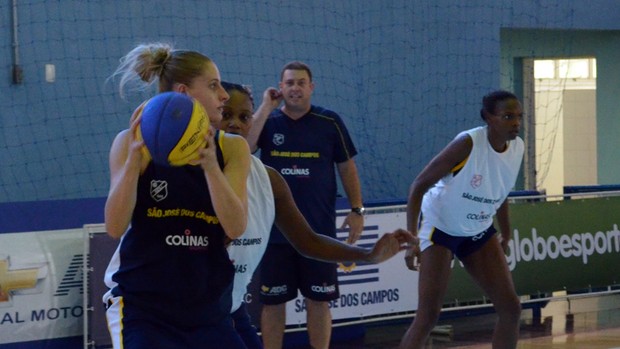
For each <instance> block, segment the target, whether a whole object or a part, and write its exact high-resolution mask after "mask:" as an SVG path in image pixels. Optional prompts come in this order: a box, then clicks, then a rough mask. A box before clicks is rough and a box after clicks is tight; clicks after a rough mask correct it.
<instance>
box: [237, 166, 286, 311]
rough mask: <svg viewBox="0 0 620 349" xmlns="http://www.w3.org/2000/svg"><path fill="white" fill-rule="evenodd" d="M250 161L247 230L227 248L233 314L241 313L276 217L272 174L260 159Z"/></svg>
mask: <svg viewBox="0 0 620 349" xmlns="http://www.w3.org/2000/svg"><path fill="white" fill-rule="evenodd" d="M251 159H252V162H251V166H250V174H249V175H248V184H247V191H248V226H247V229H246V231H245V232H244V233H243V235H241V237H239V238H238V239H235V240H234V241H233V242H232V243H231V244H230V246H229V247H228V255H229V256H230V260H231V261H232V262H233V264H234V265H235V281H234V286H233V295H232V308H231V312H234V311H236V310H237V309H239V307H240V306H241V303H242V302H243V301H244V298H245V294H246V293H247V286H248V285H249V284H250V281H251V280H252V275H253V274H254V271H255V270H256V267H257V266H258V264H259V263H260V261H261V259H262V258H263V254H264V253H265V249H266V248H267V242H269V233H270V232H271V226H272V225H273V222H274V220H275V215H276V213H275V202H274V198H273V191H272V189H271V181H270V180H269V174H268V173H267V170H266V169H265V166H264V165H263V163H262V162H261V161H260V160H259V159H258V158H257V157H255V156H251Z"/></svg>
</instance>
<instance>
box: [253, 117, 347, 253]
mask: <svg viewBox="0 0 620 349" xmlns="http://www.w3.org/2000/svg"><path fill="white" fill-rule="evenodd" d="M258 147H259V148H261V160H262V161H263V163H265V164H266V165H268V166H271V167H273V168H275V169H276V170H277V171H278V172H280V174H281V175H282V176H283V177H284V179H285V180H286V182H287V183H288V185H289V187H290V188H291V192H292V194H293V198H294V199H295V203H296V204H297V206H298V207H299V210H300V211H301V213H302V214H303V215H304V217H305V218H306V220H307V221H308V223H310V226H311V227H312V228H313V229H314V230H315V231H316V232H317V233H319V234H324V235H328V236H331V237H335V236H336V191H337V184H336V172H335V171H336V169H335V164H336V163H340V162H344V161H347V160H349V159H350V158H352V157H353V156H355V155H356V154H357V151H356V149H355V146H354V145H353V142H352V140H351V137H350V136H349V132H348V131H347V129H346V127H345V125H344V123H343V122H342V119H341V118H340V116H338V114H336V113H335V112H333V111H330V110H327V109H324V108H321V107H317V106H312V107H311V109H310V111H309V112H308V113H307V114H306V115H304V116H303V117H301V118H300V119H298V120H293V119H291V118H289V117H288V116H286V115H285V114H284V113H283V112H282V111H281V110H280V109H277V110H275V111H273V112H272V113H271V115H270V116H269V118H268V119H267V122H266V123H265V127H264V128H263V131H262V132H261V135H260V138H259V140H258ZM269 241H270V243H287V240H286V238H285V237H284V236H283V235H282V233H280V231H279V230H278V229H277V228H276V227H275V226H274V227H273V229H272V232H271V238H270V240H269Z"/></svg>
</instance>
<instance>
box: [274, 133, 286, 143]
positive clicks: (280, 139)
mask: <svg viewBox="0 0 620 349" xmlns="http://www.w3.org/2000/svg"><path fill="white" fill-rule="evenodd" d="M273 144H275V145H282V144H284V135H283V134H281V133H276V134H274V135H273Z"/></svg>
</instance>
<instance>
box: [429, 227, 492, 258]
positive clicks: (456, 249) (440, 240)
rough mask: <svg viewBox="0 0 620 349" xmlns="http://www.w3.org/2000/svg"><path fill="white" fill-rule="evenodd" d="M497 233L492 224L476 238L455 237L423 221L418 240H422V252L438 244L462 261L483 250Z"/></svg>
mask: <svg viewBox="0 0 620 349" xmlns="http://www.w3.org/2000/svg"><path fill="white" fill-rule="evenodd" d="M495 233H497V230H496V229H495V227H494V226H493V225H492V224H491V226H490V227H488V228H487V229H486V230H484V231H483V232H480V233H478V234H476V235H474V236H453V235H450V234H447V233H446V232H444V231H441V230H439V229H437V228H436V227H434V226H432V225H431V224H430V223H428V222H425V221H424V220H422V222H421V224H420V227H419V229H418V238H419V239H420V251H424V250H425V249H427V248H428V247H430V246H431V245H435V244H436V245H440V246H443V247H445V248H447V249H449V250H450V251H452V253H453V254H454V255H455V256H457V257H458V258H459V259H461V260H462V259H463V258H465V257H467V256H468V255H470V254H472V253H474V252H476V251H478V250H479V249H480V248H482V246H484V244H485V243H486V242H487V241H489V239H490V238H492V237H494V236H495Z"/></svg>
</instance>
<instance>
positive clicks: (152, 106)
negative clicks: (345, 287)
mask: <svg viewBox="0 0 620 349" xmlns="http://www.w3.org/2000/svg"><path fill="white" fill-rule="evenodd" d="M141 114H142V119H141V121H140V127H139V128H138V131H137V137H138V138H139V139H140V138H142V139H143V140H144V144H145V145H146V149H145V151H144V152H143V154H144V155H145V156H147V157H150V158H151V159H152V160H153V162H154V163H156V164H158V165H164V166H183V165H187V164H188V163H190V162H192V161H193V160H197V159H198V153H197V149H199V148H202V147H204V146H205V144H206V140H205V135H206V134H207V132H208V131H209V117H208V116H207V112H206V111H205V110H204V108H203V107H202V105H201V104H200V102H198V101H197V100H195V99H193V98H191V97H189V96H187V95H185V94H182V93H177V92H164V93H160V94H158V95H156V96H155V97H153V98H151V99H149V100H148V101H147V102H146V104H145V105H144V108H143V109H142V113H141Z"/></svg>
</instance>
